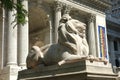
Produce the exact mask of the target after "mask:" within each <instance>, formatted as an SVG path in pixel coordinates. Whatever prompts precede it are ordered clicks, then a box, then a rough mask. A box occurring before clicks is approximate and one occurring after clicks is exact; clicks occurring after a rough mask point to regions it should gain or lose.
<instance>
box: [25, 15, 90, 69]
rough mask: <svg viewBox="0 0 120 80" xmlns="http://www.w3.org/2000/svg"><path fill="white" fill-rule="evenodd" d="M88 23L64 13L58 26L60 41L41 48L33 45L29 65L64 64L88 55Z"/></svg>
mask: <svg viewBox="0 0 120 80" xmlns="http://www.w3.org/2000/svg"><path fill="white" fill-rule="evenodd" d="M85 30H86V24H84V23H82V22H80V21H78V20H75V19H72V18H71V17H70V16H69V14H65V15H63V17H62V18H61V20H60V25H59V27H58V35H59V38H58V43H57V44H52V45H48V46H47V45H46V46H44V47H43V48H41V50H40V49H39V48H38V47H37V46H33V47H32V49H31V51H30V54H29V55H28V57H27V67H28V68H34V67H35V66H37V65H39V64H44V65H53V64H59V65H62V64H64V63H66V62H69V61H73V60H77V59H83V58H87V57H88V53H89V47H88V44H87V40H86V36H85V34H86V33H85Z"/></svg>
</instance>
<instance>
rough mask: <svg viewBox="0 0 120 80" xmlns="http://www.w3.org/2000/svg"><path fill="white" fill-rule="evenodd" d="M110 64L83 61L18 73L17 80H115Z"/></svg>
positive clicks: (115, 76) (115, 75)
mask: <svg viewBox="0 0 120 80" xmlns="http://www.w3.org/2000/svg"><path fill="white" fill-rule="evenodd" d="M117 76H118V75H117V74H114V73H113V71H112V68H111V65H110V64H106V65H105V64H104V63H103V62H96V61H94V62H90V61H88V60H83V61H79V62H75V63H69V64H64V65H61V66H58V65H53V66H47V67H41V68H40V67H38V68H36V69H30V70H23V71H19V75H18V80H116V78H117Z"/></svg>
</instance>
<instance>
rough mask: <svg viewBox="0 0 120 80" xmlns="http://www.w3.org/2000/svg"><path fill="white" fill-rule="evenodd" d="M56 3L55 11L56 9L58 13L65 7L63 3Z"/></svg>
mask: <svg viewBox="0 0 120 80" xmlns="http://www.w3.org/2000/svg"><path fill="white" fill-rule="evenodd" d="M54 3H55V4H54V9H55V11H56V12H57V11H61V9H62V7H63V3H61V2H59V1H55V2H54Z"/></svg>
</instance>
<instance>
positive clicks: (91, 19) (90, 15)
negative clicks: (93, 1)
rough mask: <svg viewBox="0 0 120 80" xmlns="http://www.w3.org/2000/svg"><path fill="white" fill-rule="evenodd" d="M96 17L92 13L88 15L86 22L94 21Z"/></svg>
mask: <svg viewBox="0 0 120 80" xmlns="http://www.w3.org/2000/svg"><path fill="white" fill-rule="evenodd" d="M95 20H96V18H95V15H94V14H89V15H88V23H91V22H95Z"/></svg>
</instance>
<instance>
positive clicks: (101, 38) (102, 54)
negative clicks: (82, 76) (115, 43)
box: [98, 26, 108, 59]
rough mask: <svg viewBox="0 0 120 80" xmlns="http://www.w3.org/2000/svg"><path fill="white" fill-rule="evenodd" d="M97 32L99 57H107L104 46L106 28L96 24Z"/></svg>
mask: <svg viewBox="0 0 120 80" xmlns="http://www.w3.org/2000/svg"><path fill="white" fill-rule="evenodd" d="M98 32H99V34H98V35H99V45H100V55H99V56H100V57H101V58H106V59H107V58H108V55H107V47H106V30H105V27H102V26H98Z"/></svg>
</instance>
